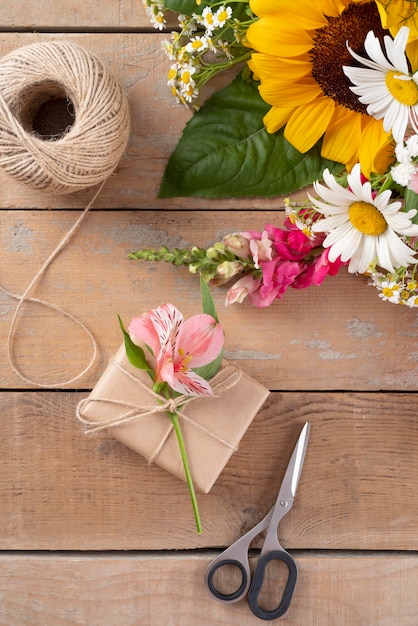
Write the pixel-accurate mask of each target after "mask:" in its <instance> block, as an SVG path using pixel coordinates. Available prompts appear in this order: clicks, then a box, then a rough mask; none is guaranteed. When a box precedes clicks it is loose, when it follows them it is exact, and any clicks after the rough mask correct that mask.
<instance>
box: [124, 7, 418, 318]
mask: <svg viewBox="0 0 418 626" xmlns="http://www.w3.org/2000/svg"><path fill="white" fill-rule="evenodd" d="M144 3H145V6H146V9H147V12H148V14H149V15H150V17H151V21H152V22H153V23H154V25H155V26H156V27H158V28H160V29H162V28H163V27H164V25H165V14H166V11H168V10H170V11H174V12H175V13H177V14H178V19H179V30H178V31H176V32H173V33H172V35H171V40H166V41H165V42H164V49H165V51H166V52H167V55H168V56H169V58H170V60H171V67H170V69H169V72H168V85H169V87H170V89H171V90H172V92H173V94H174V96H175V98H176V99H177V100H178V101H179V102H181V103H183V104H185V105H187V106H190V107H192V108H193V109H195V113H194V114H193V116H192V118H191V120H190V121H189V122H188V124H187V126H186V127H185V129H184V131H183V134H182V137H181V138H180V140H179V142H178V144H177V146H176V148H175V149H174V151H173V153H172V155H171V156H170V158H169V160H168V163H167V167H166V170H165V173H164V177H163V180H162V183H161V188H160V197H172V196H200V197H206V198H223V197H255V196H264V197H274V196H287V195H288V194H291V193H292V192H294V191H296V190H299V189H302V188H304V187H306V186H308V185H310V184H312V183H313V192H312V193H307V196H306V202H302V203H301V205H300V206H297V205H295V204H292V202H291V200H290V199H288V198H287V199H286V200H285V205H286V207H285V208H286V212H287V216H286V222H285V225H284V228H279V227H277V226H274V225H271V224H268V225H266V226H265V228H264V230H260V231H252V230H246V231H244V232H242V233H238V234H231V236H229V237H227V238H226V240H224V241H222V242H217V243H216V244H215V245H214V246H212V247H210V248H209V249H207V250H203V249H199V248H196V247H194V248H192V249H190V250H181V251H178V250H174V251H173V250H171V251H170V250H166V249H161V250H159V251H150V250H148V251H139V252H138V253H134V254H133V255H131V256H132V257H134V258H148V259H149V260H166V261H171V262H174V263H175V264H176V265H181V264H184V265H187V266H188V267H189V269H190V270H191V271H200V272H202V274H203V276H205V277H206V278H207V279H209V280H212V281H217V282H225V281H226V280H230V279H231V278H233V277H237V278H238V282H237V283H235V285H234V286H233V287H232V290H231V291H230V292H228V296H227V302H228V303H230V302H236V301H242V299H243V298H244V297H245V296H246V295H248V296H249V298H250V300H251V302H252V303H253V304H255V305H256V306H267V305H268V304H270V303H271V302H272V301H273V300H274V299H275V298H277V297H279V298H280V297H281V296H282V295H283V293H284V291H285V290H286V289H287V288H288V287H290V286H291V287H295V288H303V287H307V286H309V285H311V284H320V283H321V282H322V280H323V279H324V277H325V276H326V275H328V274H329V275H333V274H336V273H337V272H338V269H339V268H340V267H341V266H343V265H344V266H347V268H348V271H349V272H352V273H367V274H368V275H370V276H371V283H372V284H373V285H374V286H375V287H377V289H378V291H379V296H381V297H382V298H383V299H384V300H388V301H390V302H394V303H400V304H407V305H408V306H411V307H415V306H417V305H418V288H417V283H416V276H415V274H416V258H415V253H416V251H417V249H418V215H417V209H418V193H417V192H418V2H417V0H299V1H298V2H297V3H296V2H290V1H289V0H281V1H280V2H276V1H273V0H249V2H246V1H242V2H233V3H229V4H228V3H220V2H216V1H215V2H214V1H207V0H197V1H196V2H195V0H144ZM234 66H235V67H237V68H239V71H240V73H239V74H238V75H237V76H236V78H235V79H234V80H233V81H232V82H231V83H230V84H229V85H228V86H227V87H225V88H224V89H222V90H221V91H219V92H217V93H215V94H214V95H213V96H212V97H210V98H209V99H207V100H206V101H204V90H203V91H202V89H203V88H204V85H205V84H206V83H207V81H208V80H209V79H211V78H212V77H213V76H214V75H216V74H217V73H219V72H223V71H225V69H228V68H231V67H234ZM237 71H238V69H237ZM298 231H299V232H298ZM153 254H154V257H153Z"/></svg>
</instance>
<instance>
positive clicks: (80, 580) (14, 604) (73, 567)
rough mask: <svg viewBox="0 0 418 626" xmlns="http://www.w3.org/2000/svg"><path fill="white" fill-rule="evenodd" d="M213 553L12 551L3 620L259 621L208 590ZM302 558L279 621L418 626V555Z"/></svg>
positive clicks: (77, 623)
mask: <svg viewBox="0 0 418 626" xmlns="http://www.w3.org/2000/svg"><path fill="white" fill-rule="evenodd" d="M214 554H215V553H213V554H212V553H211V554H205V555H196V556H188V555H185V554H182V553H180V554H178V553H176V554H173V555H170V556H165V555H161V554H155V555H149V554H143V555H136V554H132V555H126V556H120V555H100V554H98V555H87V556H81V555H69V556H64V555H61V556H53V555H51V556H47V555H42V554H41V555H34V556H32V557H27V556H24V555H23V556H22V555H14V554H12V555H6V556H3V557H1V558H0V594H1V596H2V597H3V598H5V601H4V600H3V601H2V603H1V605H0V621H1V623H2V624H15V625H17V624H19V626H32V625H33V624H42V626H56V625H57V624H58V623H59V624H60V625H62V626H86V625H88V626H114V625H115V624H118V626H134V625H135V626H136V625H137V624H144V625H145V624H146V626H160V625H161V624H164V626H180V625H182V626H183V625H184V624H186V623H187V624H193V626H213V624H219V625H222V626H236V624H240V626H250V625H251V626H255V625H256V624H259V623H260V620H259V619H258V618H256V617H254V615H253V614H252V613H251V612H250V609H249V607H248V604H247V603H246V602H245V601H241V602H238V603H236V604H233V605H230V606H223V605H221V604H219V603H217V602H215V601H213V600H212V599H211V598H210V597H209V595H208V594H207V592H206V590H205V587H204V583H203V578H204V573H205V570H206V567H207V566H208V564H209V563H210V560H211V558H213V556H214ZM297 560H298V564H299V581H298V584H297V586H296V591H295V595H294V597H293V602H292V604H291V606H290V608H289V610H288V612H287V613H286V614H285V615H284V616H283V617H282V618H280V623H281V624H287V626H301V625H302V624H303V626H393V625H394V624H397V625H398V624H403V625H405V626H413V625H414V624H416V609H417V605H418V591H417V585H416V580H417V577H418V558H417V556H416V555H407V554H403V555H400V556H399V557H396V556H393V555H388V554H381V555H379V554H377V555H376V554H371V555H364V556H363V555H358V554H357V555H351V554H350V553H348V554H347V555H344V556H342V555H334V554H331V555H322V554H318V555H310V554H306V553H302V554H298V555H297ZM271 587H272V589H271V591H272V592H273V593H274V591H275V589H274V587H273V585H271Z"/></svg>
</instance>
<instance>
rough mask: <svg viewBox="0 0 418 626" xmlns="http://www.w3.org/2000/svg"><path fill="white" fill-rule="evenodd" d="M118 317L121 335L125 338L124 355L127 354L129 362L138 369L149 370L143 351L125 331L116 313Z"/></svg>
mask: <svg viewBox="0 0 418 626" xmlns="http://www.w3.org/2000/svg"><path fill="white" fill-rule="evenodd" d="M118 319H119V324H120V327H121V329H122V332H123V337H124V340H125V351H126V356H127V359H128V361H129V363H130V364H131V365H133V366H134V367H137V368H138V369H141V370H148V371H151V368H150V366H149V365H148V363H147V360H146V358H145V352H144V351H143V349H142V348H141V347H140V346H137V345H135V344H134V342H133V341H132V339H131V338H130V336H129V334H128V333H127V332H126V330H125V327H124V325H123V322H122V320H121V318H120V317H119V315H118Z"/></svg>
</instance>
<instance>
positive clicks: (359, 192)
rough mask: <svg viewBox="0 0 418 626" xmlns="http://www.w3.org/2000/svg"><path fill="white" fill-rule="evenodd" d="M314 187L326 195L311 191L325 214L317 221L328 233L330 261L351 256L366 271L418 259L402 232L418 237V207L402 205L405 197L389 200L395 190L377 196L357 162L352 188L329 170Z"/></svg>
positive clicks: (356, 268) (351, 268)
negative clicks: (417, 218) (415, 219)
mask: <svg viewBox="0 0 418 626" xmlns="http://www.w3.org/2000/svg"><path fill="white" fill-rule="evenodd" d="M323 178H324V181H325V183H326V184H327V185H328V187H325V186H324V185H322V184H321V183H319V182H318V181H317V182H316V183H314V189H315V191H316V193H317V194H318V196H320V198H321V199H322V200H323V201H322V200H317V199H316V198H313V197H312V196H311V195H309V194H308V195H309V199H310V201H311V202H312V204H313V206H314V207H315V209H316V210H317V211H318V212H319V213H322V215H324V216H325V217H324V218H322V219H319V220H317V221H316V222H314V224H313V225H312V230H313V231H314V232H324V233H328V234H327V236H326V238H325V240H324V243H323V246H324V247H325V248H329V256H328V258H329V260H330V261H335V260H336V259H337V258H338V257H341V260H342V261H343V262H346V261H350V263H349V265H348V271H349V272H353V273H354V272H360V273H362V274H363V273H364V272H366V271H367V270H368V268H369V266H370V265H371V264H376V265H379V266H380V267H383V268H385V269H386V270H388V271H390V272H393V271H394V268H396V267H400V266H407V265H409V264H410V263H414V262H416V260H415V258H414V252H413V250H411V248H410V247H409V246H407V245H406V243H404V242H403V241H402V239H401V238H400V237H399V236H398V235H402V236H417V235H418V225H416V224H412V222H411V219H412V218H413V217H414V215H415V214H416V212H417V211H416V209H411V210H410V211H408V212H403V211H402V210H401V208H402V203H401V202H392V203H389V200H390V196H391V191H390V189H388V190H386V191H383V192H382V193H380V194H377V195H376V196H374V194H373V192H372V188H371V185H370V183H369V182H363V181H362V179H361V171H360V164H359V163H357V164H356V165H355V166H354V167H353V169H352V171H351V174H349V175H348V186H349V188H348V189H347V188H345V187H342V186H341V185H339V184H338V183H337V181H336V180H335V178H334V176H333V175H332V174H331V173H330V172H329V170H328V169H326V170H325V171H324V174H323Z"/></svg>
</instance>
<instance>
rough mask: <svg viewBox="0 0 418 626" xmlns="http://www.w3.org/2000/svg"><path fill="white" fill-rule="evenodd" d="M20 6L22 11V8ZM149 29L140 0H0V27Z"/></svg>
mask: <svg viewBox="0 0 418 626" xmlns="http://www.w3.org/2000/svg"><path fill="white" fill-rule="evenodd" d="M22 5H23V10H22ZM58 28H63V29H64V30H71V29H77V30H83V29H88V30H96V29H97V30H106V29H109V30H112V31H117V30H124V29H135V30H137V29H141V30H142V29H144V28H146V29H151V27H150V22H149V20H148V19H147V16H146V14H145V10H144V8H143V5H142V0H102V2H97V0H84V2H80V1H79V0H66V1H65V2H63V0H58V2H53V3H51V2H49V0H24V2H23V1H22V0H3V1H2V3H1V5H0V30H3V29H4V30H7V29H13V30H19V31H22V30H23V31H24V30H35V31H39V30H43V29H46V30H48V29H58Z"/></svg>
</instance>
